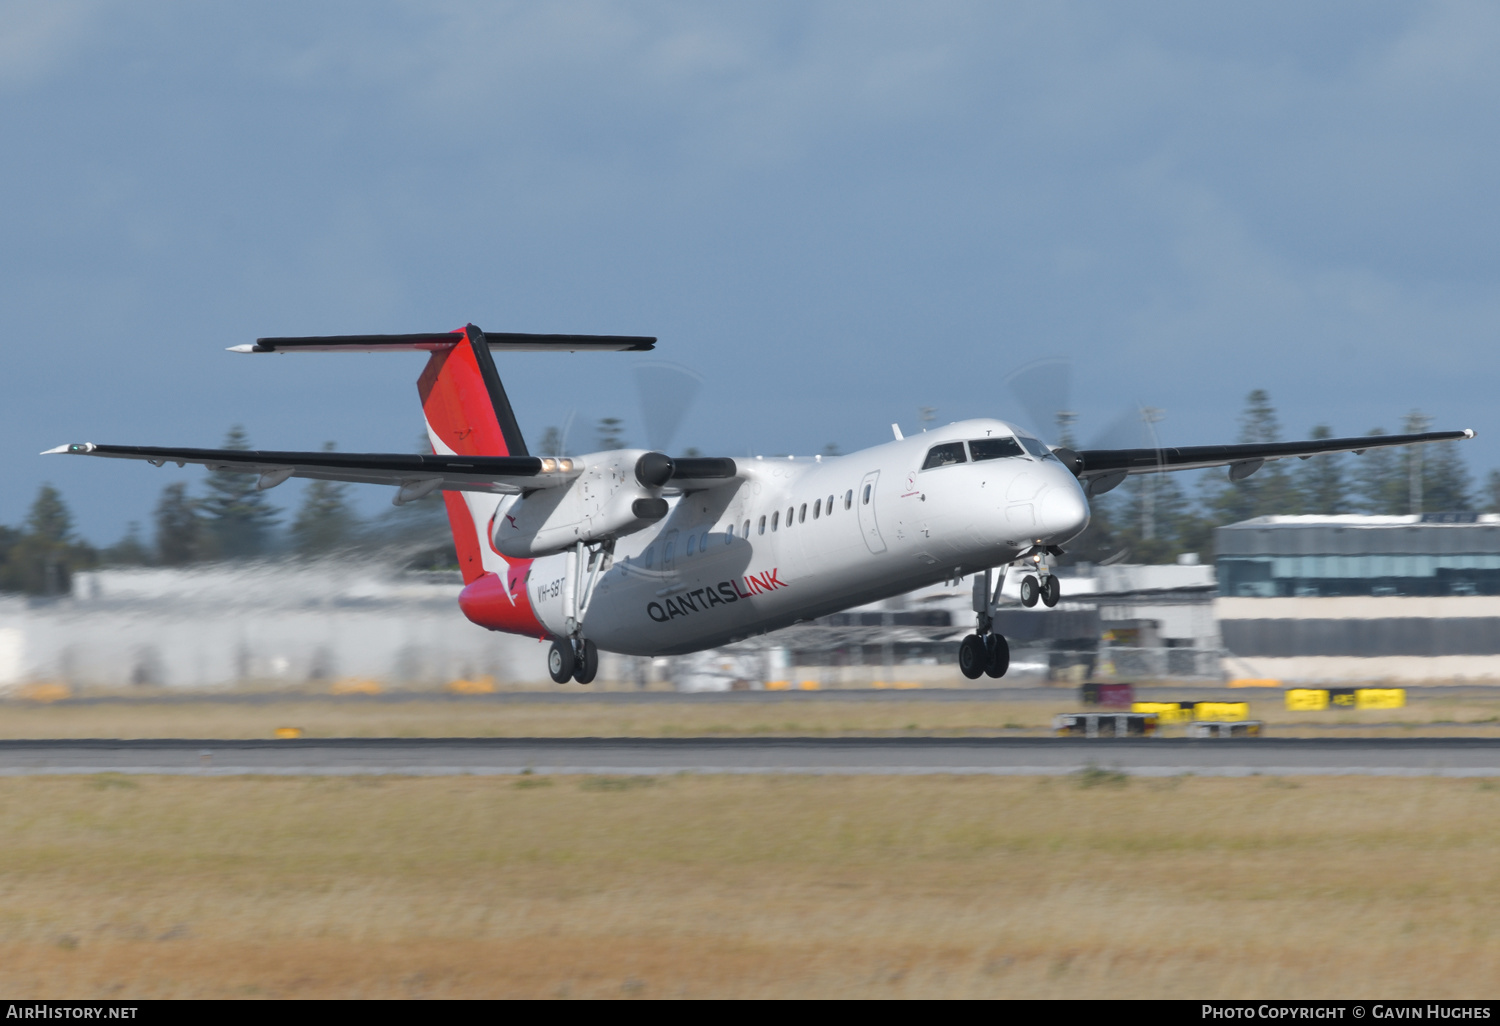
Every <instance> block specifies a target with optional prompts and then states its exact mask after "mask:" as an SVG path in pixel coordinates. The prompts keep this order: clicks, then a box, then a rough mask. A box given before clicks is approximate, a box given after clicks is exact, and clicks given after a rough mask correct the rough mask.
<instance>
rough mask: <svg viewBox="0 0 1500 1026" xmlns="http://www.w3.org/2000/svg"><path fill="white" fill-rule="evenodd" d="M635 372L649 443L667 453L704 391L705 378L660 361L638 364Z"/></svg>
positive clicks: (650, 445) (642, 419)
mask: <svg viewBox="0 0 1500 1026" xmlns="http://www.w3.org/2000/svg"><path fill="white" fill-rule="evenodd" d="M634 371H635V388H636V395H637V396H638V397H639V398H640V402H641V423H642V424H643V425H645V428H646V444H647V446H649V447H650V448H652V449H654V450H656V451H657V452H666V451H667V447H668V446H670V445H671V444H672V439H673V438H675V437H676V435H677V429H678V428H679V427H681V426H682V418H683V417H685V416H686V415H687V411H688V409H689V408H690V407H691V406H692V405H693V400H694V399H696V398H697V397H698V392H699V391H700V390H701V389H702V388H703V376H702V375H701V374H699V373H698V372H697V371H694V370H692V369H691V368H688V367H684V366H682V364H680V363H667V362H664V361H659V360H653V361H651V362H649V363H641V364H637V365H636V366H635V368H634Z"/></svg>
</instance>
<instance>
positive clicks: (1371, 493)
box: [1355, 428, 1410, 516]
mask: <svg viewBox="0 0 1500 1026" xmlns="http://www.w3.org/2000/svg"><path fill="white" fill-rule="evenodd" d="M1368 433H1369V434H1370V435H1371V436H1379V435H1384V434H1385V433H1386V430H1385V428H1371V429H1370V431H1369V432H1368ZM1355 489H1356V491H1357V493H1358V500H1357V503H1358V507H1359V511H1360V512H1361V513H1369V514H1376V515H1386V516H1396V515H1400V514H1403V513H1405V512H1406V510H1407V506H1408V503H1409V500H1410V486H1409V482H1408V481H1407V475H1406V461H1405V460H1404V459H1402V458H1401V454H1400V453H1397V452H1395V451H1393V450H1391V449H1388V448H1383V449H1366V450H1365V452H1364V455H1362V456H1360V457H1359V464H1358V469H1357V470H1356V471H1355Z"/></svg>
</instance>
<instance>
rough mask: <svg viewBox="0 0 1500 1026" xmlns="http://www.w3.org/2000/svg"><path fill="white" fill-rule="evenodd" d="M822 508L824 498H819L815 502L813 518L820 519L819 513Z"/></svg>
mask: <svg viewBox="0 0 1500 1026" xmlns="http://www.w3.org/2000/svg"><path fill="white" fill-rule="evenodd" d="M822 509H823V500H822V499H819V500H818V501H817V502H815V503H813V519H814V520H816V519H818V513H819V512H821V511H822Z"/></svg>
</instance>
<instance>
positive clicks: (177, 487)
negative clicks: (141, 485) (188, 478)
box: [152, 481, 207, 566]
mask: <svg viewBox="0 0 1500 1026" xmlns="http://www.w3.org/2000/svg"><path fill="white" fill-rule="evenodd" d="M152 518H153V520H154V521H155V523H156V559H157V562H159V563H161V565H162V566H183V565H185V564H187V563H193V562H196V561H198V560H200V559H202V558H203V557H204V555H205V553H204V543H205V541H206V540H207V539H206V534H205V532H206V529H205V527H204V525H203V521H202V520H201V519H199V517H198V504H197V503H196V502H194V501H193V500H192V499H189V498H188V495H187V485H186V484H184V483H183V482H181V481H179V482H177V483H176V484H169V485H167V487H165V488H163V489H162V492H161V498H160V499H159V500H157V503H156V512H155V513H154V514H153V515H152Z"/></svg>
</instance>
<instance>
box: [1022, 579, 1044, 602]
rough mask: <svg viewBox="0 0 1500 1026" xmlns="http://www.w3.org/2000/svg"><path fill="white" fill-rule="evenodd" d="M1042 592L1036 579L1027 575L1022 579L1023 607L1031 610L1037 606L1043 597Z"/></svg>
mask: <svg viewBox="0 0 1500 1026" xmlns="http://www.w3.org/2000/svg"><path fill="white" fill-rule="evenodd" d="M1041 592H1042V589H1041V586H1040V585H1038V584H1037V581H1036V578H1035V577H1033V576H1031V575H1030V574H1027V575H1026V576H1025V577H1023V578H1021V605H1023V606H1025V607H1026V608H1027V609H1030V608H1031V607H1032V606H1034V605H1036V600H1037V598H1038V597H1039V596H1040V595H1041Z"/></svg>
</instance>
